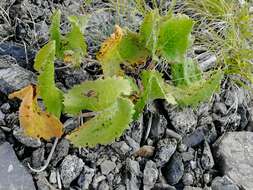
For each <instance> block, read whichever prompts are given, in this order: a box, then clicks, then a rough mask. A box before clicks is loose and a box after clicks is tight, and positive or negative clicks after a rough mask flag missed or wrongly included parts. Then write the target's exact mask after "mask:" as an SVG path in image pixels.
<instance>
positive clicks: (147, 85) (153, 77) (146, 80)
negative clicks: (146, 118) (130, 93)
mask: <svg viewBox="0 0 253 190" xmlns="http://www.w3.org/2000/svg"><path fill="white" fill-rule="evenodd" d="M141 79H142V84H143V88H144V91H143V92H142V94H141V95H140V99H139V101H138V102H137V103H136V105H135V111H136V112H135V115H134V119H138V117H139V114H140V113H141V112H142V110H143V108H144V107H145V105H146V104H148V103H150V101H153V100H155V99H165V100H166V101H167V102H168V103H171V104H176V100H175V98H174V97H173V96H172V95H171V94H170V93H166V91H165V85H166V84H165V82H164V79H163V78H162V76H161V74H160V73H158V72H157V71H143V73H142V76H141Z"/></svg>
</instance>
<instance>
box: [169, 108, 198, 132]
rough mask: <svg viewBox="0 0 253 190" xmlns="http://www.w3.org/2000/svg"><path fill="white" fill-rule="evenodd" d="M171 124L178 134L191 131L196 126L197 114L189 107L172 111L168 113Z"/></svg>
mask: <svg viewBox="0 0 253 190" xmlns="http://www.w3.org/2000/svg"><path fill="white" fill-rule="evenodd" d="M170 119H171V124H172V125H173V127H174V128H175V130H176V131H177V132H178V133H179V134H186V133H188V132H191V131H193V130H194V129H195V127H196V126H197V116H196V115H195V113H194V112H193V111H192V110H191V109H188V108H187V109H184V110H182V111H173V112H172V113H171V115H170Z"/></svg>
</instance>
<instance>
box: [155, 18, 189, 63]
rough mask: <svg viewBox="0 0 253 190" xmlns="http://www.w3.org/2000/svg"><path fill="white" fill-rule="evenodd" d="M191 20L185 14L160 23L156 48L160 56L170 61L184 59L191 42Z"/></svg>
mask: <svg viewBox="0 0 253 190" xmlns="http://www.w3.org/2000/svg"><path fill="white" fill-rule="evenodd" d="M192 27H193V21H192V19H190V18H189V17H188V16H186V15H176V16H173V17H172V18H169V19H166V20H165V21H163V22H161V23H160V29H159V35H158V49H159V50H160V52H161V54H162V56H164V57H165V58H166V59H167V60H169V61H172V62H181V61H183V60H184V57H185V53H186V51H187V48H188V47H189V45H190V43H191V39H190V36H191V35H190V34H191V31H192Z"/></svg>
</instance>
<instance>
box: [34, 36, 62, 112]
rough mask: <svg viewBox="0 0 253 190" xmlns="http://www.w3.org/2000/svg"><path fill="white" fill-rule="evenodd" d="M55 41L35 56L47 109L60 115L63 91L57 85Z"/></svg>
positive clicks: (40, 88)
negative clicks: (55, 75)
mask: <svg viewBox="0 0 253 190" xmlns="http://www.w3.org/2000/svg"><path fill="white" fill-rule="evenodd" d="M54 59H55V41H52V42H49V43H48V44H47V45H45V46H44V47H43V48H42V49H40V51H39V52H38V54H37V55H36V58H35V63H34V69H35V70H36V71H38V72H39V76H38V88H39V94H40V96H41V97H42V99H43V102H44V103H45V106H46V108H47V111H48V112H49V113H52V114H54V115H55V116H56V117H60V115H61V111H62V92H61V91H60V90H59V89H58V88H57V87H56V86H55V77H54Z"/></svg>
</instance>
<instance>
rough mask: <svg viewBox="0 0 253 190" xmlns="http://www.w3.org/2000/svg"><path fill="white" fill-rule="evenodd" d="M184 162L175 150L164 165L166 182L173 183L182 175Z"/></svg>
mask: <svg viewBox="0 0 253 190" xmlns="http://www.w3.org/2000/svg"><path fill="white" fill-rule="evenodd" d="M183 174H184V164H183V159H182V156H181V154H179V153H178V152H176V153H175V154H174V155H173V156H172V157H171V159H170V161H169V163H168V165H167V166H166V172H165V177H166V179H167V182H168V184H170V185H175V184H177V183H178V182H179V180H180V179H181V178H182V177H183Z"/></svg>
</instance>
